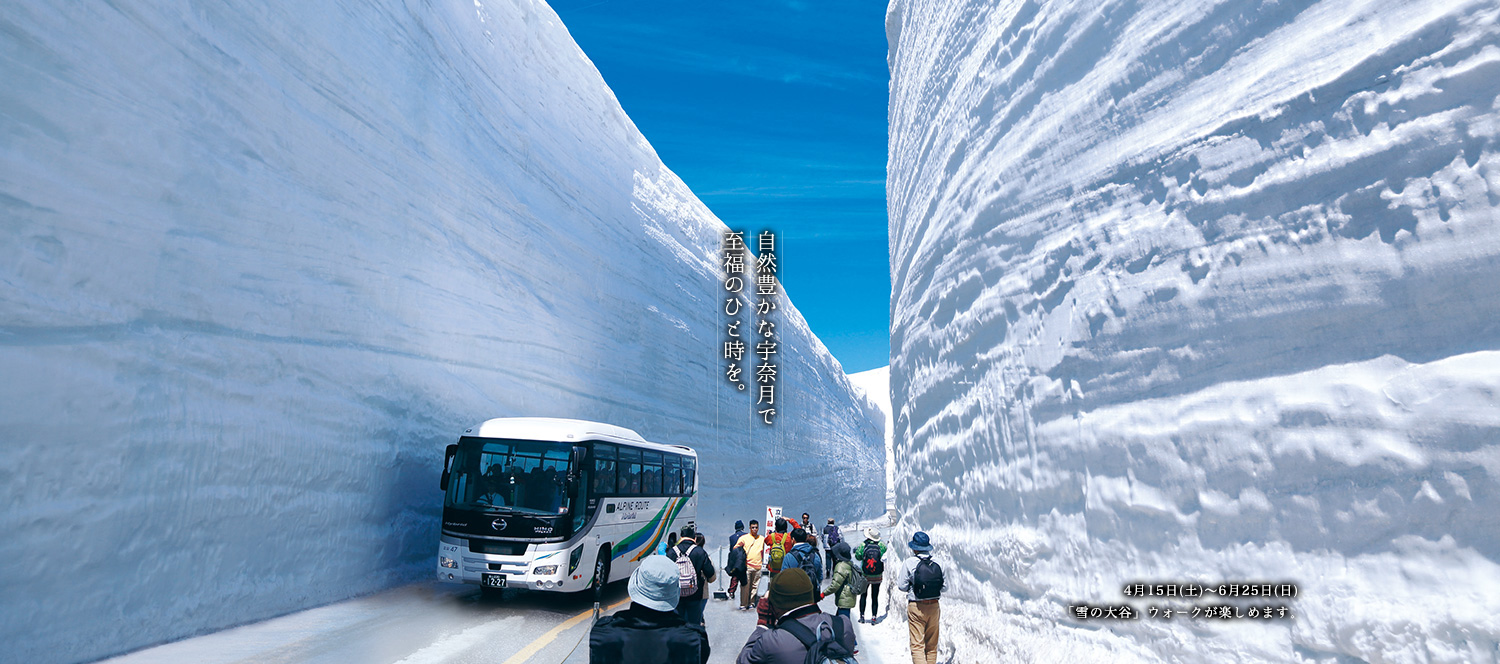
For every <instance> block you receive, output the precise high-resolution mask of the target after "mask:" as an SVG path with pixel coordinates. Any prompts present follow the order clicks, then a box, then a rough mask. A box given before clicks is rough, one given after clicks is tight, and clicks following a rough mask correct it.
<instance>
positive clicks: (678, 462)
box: [662, 454, 682, 496]
mask: <svg viewBox="0 0 1500 664" xmlns="http://www.w3.org/2000/svg"><path fill="white" fill-rule="evenodd" d="M662 478H663V485H662V492H663V493H665V494H667V495H669V496H680V495H682V457H680V456H677V455H676V454H668V455H667V463H666V465H665V466H663V467H662Z"/></svg>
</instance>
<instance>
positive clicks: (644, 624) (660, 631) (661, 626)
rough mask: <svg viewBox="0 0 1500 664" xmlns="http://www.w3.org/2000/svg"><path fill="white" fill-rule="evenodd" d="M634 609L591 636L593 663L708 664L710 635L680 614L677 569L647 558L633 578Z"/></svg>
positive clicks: (596, 628)
mask: <svg viewBox="0 0 1500 664" xmlns="http://www.w3.org/2000/svg"><path fill="white" fill-rule="evenodd" d="M629 592H630V608H627V609H625V610H624V611H621V612H619V613H616V614H614V615H610V616H605V617H603V618H600V619H599V622H597V623H594V627H593V629H592V630H591V631H590V632H589V664H661V663H665V664H707V663H708V655H709V643H708V632H707V631H705V630H704V629H703V626H702V625H689V624H687V622H685V621H683V619H682V616H679V615H677V603H678V599H679V598H680V596H681V590H680V588H679V586H678V583H677V564H676V563H674V562H672V561H671V560H668V559H667V558H666V557H664V556H647V557H646V559H645V560H643V561H641V566H640V567H637V568H636V570H635V572H633V573H631V575H630V586H629Z"/></svg>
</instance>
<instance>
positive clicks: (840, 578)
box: [828, 542, 859, 609]
mask: <svg viewBox="0 0 1500 664" xmlns="http://www.w3.org/2000/svg"><path fill="white" fill-rule="evenodd" d="M830 553H831V554H832V556H833V560H834V563H833V577H832V578H831V579H830V580H829V581H828V594H830V595H833V605H834V607H836V608H840V609H852V608H854V606H855V604H857V603H858V602H859V595H856V594H854V584H852V583H850V581H851V580H853V579H854V575H855V574H856V573H857V572H855V571H854V563H853V562H852V561H851V560H850V558H849V543H848V542H839V543H838V544H835V545H833V549H832V550H830Z"/></svg>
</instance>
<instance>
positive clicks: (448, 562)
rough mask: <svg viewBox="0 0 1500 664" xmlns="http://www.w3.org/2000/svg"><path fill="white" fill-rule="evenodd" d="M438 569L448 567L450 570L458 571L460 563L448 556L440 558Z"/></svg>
mask: <svg viewBox="0 0 1500 664" xmlns="http://www.w3.org/2000/svg"><path fill="white" fill-rule="evenodd" d="M438 567H447V568H448V569H458V561H457V560H454V559H452V558H449V557H448V556H438Z"/></svg>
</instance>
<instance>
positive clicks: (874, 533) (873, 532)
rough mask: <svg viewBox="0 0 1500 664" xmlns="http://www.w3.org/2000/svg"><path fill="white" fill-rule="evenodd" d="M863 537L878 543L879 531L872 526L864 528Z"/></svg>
mask: <svg viewBox="0 0 1500 664" xmlns="http://www.w3.org/2000/svg"><path fill="white" fill-rule="evenodd" d="M865 537H868V538H870V539H872V540H875V541H877V542H879V541H880V529H878V528H876V527H874V526H870V527H869V528H866V529H865Z"/></svg>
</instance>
